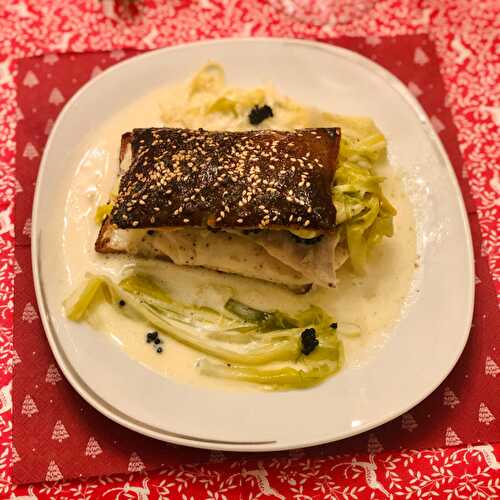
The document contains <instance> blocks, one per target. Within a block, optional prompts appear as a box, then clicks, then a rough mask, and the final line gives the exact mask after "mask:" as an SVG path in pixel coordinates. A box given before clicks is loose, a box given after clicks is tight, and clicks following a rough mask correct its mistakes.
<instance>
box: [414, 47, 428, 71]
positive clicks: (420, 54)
mask: <svg viewBox="0 0 500 500" xmlns="http://www.w3.org/2000/svg"><path fill="white" fill-rule="evenodd" d="M413 61H414V62H415V64H418V65H419V66H423V65H424V64H427V63H428V62H429V57H428V56H427V54H426V53H425V52H424V51H423V50H422V49H421V48H420V47H417V48H416V49H415V55H414V56H413Z"/></svg>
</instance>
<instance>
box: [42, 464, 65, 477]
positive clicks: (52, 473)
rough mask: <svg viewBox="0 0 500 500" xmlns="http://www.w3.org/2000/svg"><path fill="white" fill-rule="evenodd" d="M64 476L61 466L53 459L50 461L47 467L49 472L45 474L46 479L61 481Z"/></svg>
mask: <svg viewBox="0 0 500 500" xmlns="http://www.w3.org/2000/svg"><path fill="white" fill-rule="evenodd" d="M62 478H63V475H62V474H61V471H60V470H59V467H58V466H57V464H56V463H55V462H54V460H51V461H50V463H49V467H48V469H47V474H46V475H45V481H60V480H61V479H62Z"/></svg>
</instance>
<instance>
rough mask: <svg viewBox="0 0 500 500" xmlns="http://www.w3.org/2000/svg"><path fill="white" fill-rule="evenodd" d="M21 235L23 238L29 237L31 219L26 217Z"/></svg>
mask: <svg viewBox="0 0 500 500" xmlns="http://www.w3.org/2000/svg"><path fill="white" fill-rule="evenodd" d="M23 234H24V236H27V237H28V238H30V237H31V217H28V218H27V219H26V222H25V223H24V227H23Z"/></svg>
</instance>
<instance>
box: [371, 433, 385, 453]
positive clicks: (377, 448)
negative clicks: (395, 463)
mask: <svg viewBox="0 0 500 500" xmlns="http://www.w3.org/2000/svg"><path fill="white" fill-rule="evenodd" d="M381 451H384V447H383V446H382V443H381V442H380V441H379V440H378V438H377V436H376V435H375V434H370V435H369V436H368V453H380V452H381Z"/></svg>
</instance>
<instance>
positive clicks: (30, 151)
mask: <svg viewBox="0 0 500 500" xmlns="http://www.w3.org/2000/svg"><path fill="white" fill-rule="evenodd" d="M23 156H24V157H25V158H28V159H29V160H32V159H33V158H36V157H37V156H38V151H37V150H36V148H35V146H33V144H31V142H28V143H27V144H26V146H25V147H24V151H23Z"/></svg>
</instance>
